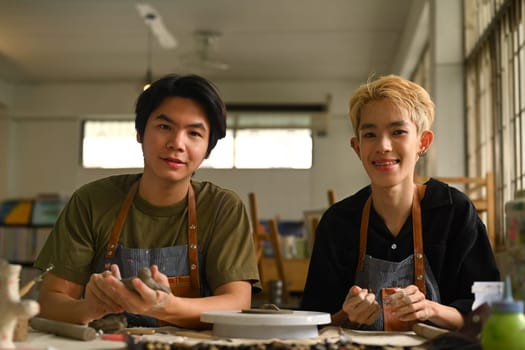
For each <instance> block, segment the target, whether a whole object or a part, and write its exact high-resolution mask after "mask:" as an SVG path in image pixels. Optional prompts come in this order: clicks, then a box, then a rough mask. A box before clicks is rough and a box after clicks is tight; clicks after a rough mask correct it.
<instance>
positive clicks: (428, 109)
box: [349, 75, 434, 137]
mask: <svg viewBox="0 0 525 350" xmlns="http://www.w3.org/2000/svg"><path fill="white" fill-rule="evenodd" d="M381 99H389V100H390V101H391V102H392V103H393V104H394V105H395V106H396V107H397V108H398V109H400V110H405V111H406V112H407V113H408V115H409V117H410V119H411V120H412V121H413V122H414V124H416V127H417V131H418V133H419V132H422V131H425V130H430V127H431V126H432V123H433V122H434V102H432V99H431V98H430V95H429V94H428V92H427V91H426V90H425V89H423V88H422V87H421V86H419V85H418V84H416V83H414V82H411V81H410V80H407V79H404V78H402V77H400V76H397V75H387V76H383V77H381V78H379V79H377V80H374V81H372V80H369V81H368V82H367V83H366V84H363V85H361V86H360V87H359V88H358V89H357V90H356V91H355V92H354V93H353V94H352V96H351V97H350V113H349V114H350V121H351V123H352V128H353V130H354V133H355V136H357V137H359V133H358V131H359V123H360V118H361V115H360V114H361V109H362V108H363V106H364V105H366V104H367V103H369V102H371V101H375V100H381Z"/></svg>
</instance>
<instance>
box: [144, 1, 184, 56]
mask: <svg viewBox="0 0 525 350" xmlns="http://www.w3.org/2000/svg"><path fill="white" fill-rule="evenodd" d="M135 6H136V8H137V11H138V12H139V14H140V16H141V17H142V19H144V22H145V23H146V26H147V27H148V29H149V30H150V32H151V34H153V35H154V36H155V37H156V38H157V40H158V42H159V44H160V46H161V47H162V48H164V49H174V48H176V47H177V40H175V37H174V36H173V35H172V34H171V33H170V31H169V30H168V28H166V26H165V24H164V21H163V20H162V17H161V16H160V14H159V13H158V11H157V10H155V9H154V8H153V6H151V5H149V4H146V3H137V4H136V5H135Z"/></svg>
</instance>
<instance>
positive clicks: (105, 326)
mask: <svg viewBox="0 0 525 350" xmlns="http://www.w3.org/2000/svg"><path fill="white" fill-rule="evenodd" d="M88 326H89V327H91V328H95V329H96V330H97V331H102V332H104V333H118V332H120V331H123V330H124V329H125V328H127V327H128V319H127V318H126V316H125V315H122V314H120V315H108V316H106V317H103V318H101V319H98V320H94V321H91V322H90V323H89V324H88Z"/></svg>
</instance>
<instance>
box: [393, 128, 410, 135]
mask: <svg viewBox="0 0 525 350" xmlns="http://www.w3.org/2000/svg"><path fill="white" fill-rule="evenodd" d="M406 133H407V131H406V130H403V129H398V130H394V132H393V133H392V134H393V135H396V136H397V135H404V134H406Z"/></svg>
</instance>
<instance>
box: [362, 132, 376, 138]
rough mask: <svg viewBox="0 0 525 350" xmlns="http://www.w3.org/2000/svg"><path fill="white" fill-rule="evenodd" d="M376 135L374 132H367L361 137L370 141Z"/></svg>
mask: <svg viewBox="0 0 525 350" xmlns="http://www.w3.org/2000/svg"><path fill="white" fill-rule="evenodd" d="M375 136H376V134H374V133H373V132H365V133H363V134H362V135H361V137H362V138H364V139H370V138H372V137H375Z"/></svg>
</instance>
